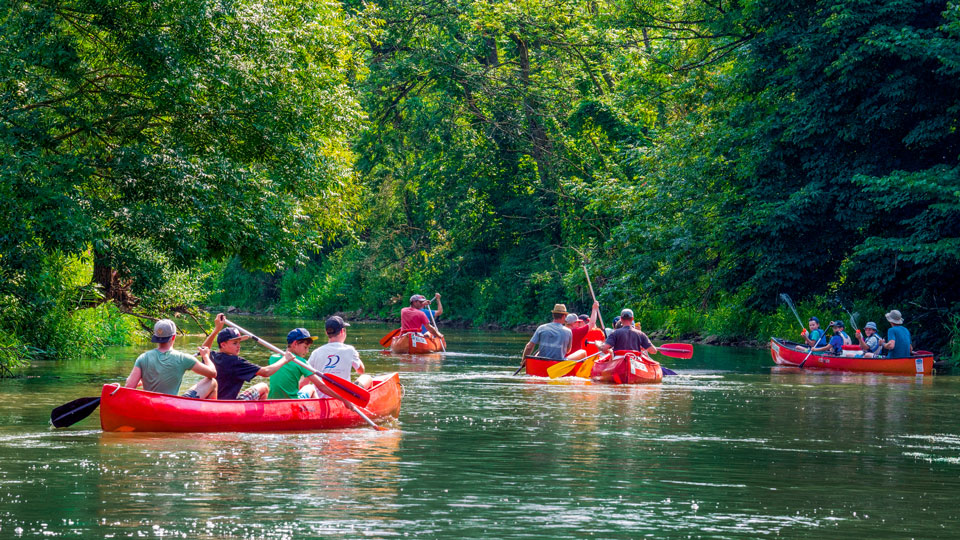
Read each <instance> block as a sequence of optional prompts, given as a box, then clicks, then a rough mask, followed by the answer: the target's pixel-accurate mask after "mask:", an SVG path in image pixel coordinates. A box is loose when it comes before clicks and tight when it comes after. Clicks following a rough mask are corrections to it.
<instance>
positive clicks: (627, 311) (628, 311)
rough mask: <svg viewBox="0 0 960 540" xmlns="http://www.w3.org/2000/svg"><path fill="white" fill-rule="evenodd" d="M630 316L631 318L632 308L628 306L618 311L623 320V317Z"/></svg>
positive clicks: (628, 317)
mask: <svg viewBox="0 0 960 540" xmlns="http://www.w3.org/2000/svg"><path fill="white" fill-rule="evenodd" d="M632 318H633V310H632V309H630V308H624V310H623V311H621V312H620V320H623V319H632Z"/></svg>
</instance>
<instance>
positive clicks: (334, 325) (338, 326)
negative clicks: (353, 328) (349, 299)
mask: <svg viewBox="0 0 960 540" xmlns="http://www.w3.org/2000/svg"><path fill="white" fill-rule="evenodd" d="M414 296H420V295H414ZM420 298H423V297H422V296H421V297H420ZM410 301H411V302H413V299H411V300H410ZM348 326H350V323H348V322H345V321H344V320H343V317H340V316H339V315H334V316H333V317H330V318H329V319H327V323H326V329H327V335H329V336H333V335H336V334H339V333H340V330H343V329H344V328H346V327H348Z"/></svg>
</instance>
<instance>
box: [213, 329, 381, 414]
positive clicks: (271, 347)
mask: <svg viewBox="0 0 960 540" xmlns="http://www.w3.org/2000/svg"><path fill="white" fill-rule="evenodd" d="M223 322H224V323H225V324H226V325H227V326H232V327H234V328H236V329H237V330H239V331H240V332H242V333H244V334H246V335H248V336H250V337H252V338H253V339H254V340H256V342H257V343H259V344H260V345H263V346H264V347H266V348H267V349H269V350H271V351H273V352H275V353H277V354H280V355H282V354H283V351H281V350H280V349H278V348H277V347H275V346H274V345H273V344H272V343H270V342H268V341H264V340H263V339H261V338H259V337H257V336H256V335H254V334H253V333H251V332H250V331H248V330H245V329H243V328H241V327H240V326H239V325H237V324H234V323H233V321H230V320H227V319H226V318H225V319H224V320H223ZM293 361H294V362H296V363H297V364H299V365H300V367H302V368H304V369H306V370H308V371H309V372H310V373H311V374H313V375H316V376H317V377H320V375H321V374H320V372H319V371H317V370H315V369H313V368H312V367H310V366H308V365H307V364H305V363H303V362H301V361H300V360H298V359H297V358H296V357H294V358H293ZM320 379H321V380H320V382H321V383H322V384H323V388H324V389H325V390H327V391H328V392H329V394H327V395H329V396H330V397H332V398H335V399H339V400H340V401H342V402H343V404H344V405H346V406H347V408H348V409H350V410H351V411H353V412H355V413H357V415H359V416H360V418H363V419H364V420H366V422H367V423H368V424H370V425H371V426H372V427H373V428H374V429H376V430H377V431H383V430H385V429H386V428H384V427H381V426H378V425H377V424H375V423H374V422H373V420H371V419H370V418H369V417H368V416H367V415H365V414H363V413H362V412H360V409H359V408H357V406H356V405H354V404H353V403H350V402H349V401H347V400H346V399H344V398H343V397H341V396H339V395H337V394H336V392H334V391H333V390H330V389H329V388H327V384H326V382H324V381H323V378H322V377H320ZM324 393H326V392H324Z"/></svg>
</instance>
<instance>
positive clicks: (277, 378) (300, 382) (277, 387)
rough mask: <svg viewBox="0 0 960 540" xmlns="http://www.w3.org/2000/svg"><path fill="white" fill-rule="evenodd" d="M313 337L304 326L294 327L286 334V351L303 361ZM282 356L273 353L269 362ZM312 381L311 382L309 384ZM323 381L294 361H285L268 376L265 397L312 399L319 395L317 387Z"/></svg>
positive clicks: (308, 351) (307, 354) (319, 386)
mask: <svg viewBox="0 0 960 540" xmlns="http://www.w3.org/2000/svg"><path fill="white" fill-rule="evenodd" d="M314 339H315V338H314V337H313V336H311V335H310V332H309V331H308V330H307V329H306V328H294V329H293V330H291V331H290V332H289V333H288V334H287V352H289V353H290V354H292V355H293V357H294V358H295V359H297V360H300V361H301V362H303V363H306V362H307V361H306V360H305V358H307V357H308V356H309V355H310V346H311V345H313V340H314ZM281 358H282V357H281V356H280V355H279V354H274V355H273V356H271V357H270V362H271V363H273V362H276V361H278V360H280V359H281ZM311 383H312V384H311ZM322 385H323V381H322V380H321V379H320V377H318V376H316V375H314V374H313V372H312V371H310V370H308V369H306V368H305V367H303V366H301V365H300V364H298V363H296V362H287V363H286V364H284V365H282V366H280V369H278V370H277V372H276V373H274V374H273V375H271V376H270V393H269V394H267V399H312V398H317V397H319V393H318V391H317V388H322Z"/></svg>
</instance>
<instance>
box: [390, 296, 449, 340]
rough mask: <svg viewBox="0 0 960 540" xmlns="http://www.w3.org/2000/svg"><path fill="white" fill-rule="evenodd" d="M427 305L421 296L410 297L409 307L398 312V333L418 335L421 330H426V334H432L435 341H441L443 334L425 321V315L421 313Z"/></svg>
mask: <svg viewBox="0 0 960 540" xmlns="http://www.w3.org/2000/svg"><path fill="white" fill-rule="evenodd" d="M426 305H427V298H426V297H425V296H423V295H422V294H415V295H413V296H411V297H410V307H405V308H403V309H401V310H400V331H401V332H403V333H404V334H406V333H407V332H416V333H420V331H421V329H422V328H426V329H427V333H430V334H433V336H434V337H436V338H437V339H443V334H441V333H440V331H439V330H437V328H436V327H435V326H433V325H432V324H430V320H429V319H427V315H426V314H425V313H424V312H423V311H422V309H423V307H424V306H426Z"/></svg>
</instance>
